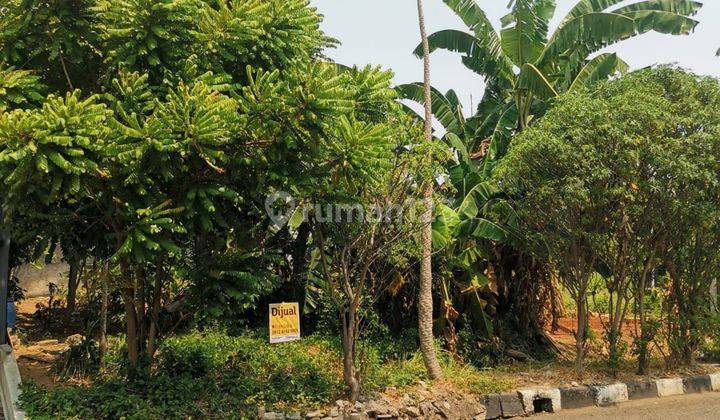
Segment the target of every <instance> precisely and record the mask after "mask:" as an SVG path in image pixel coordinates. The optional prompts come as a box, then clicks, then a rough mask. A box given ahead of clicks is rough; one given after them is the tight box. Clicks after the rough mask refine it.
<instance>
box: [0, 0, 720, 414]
mask: <svg viewBox="0 0 720 420" xmlns="http://www.w3.org/2000/svg"><path fill="white" fill-rule="evenodd" d="M444 2H445V4H446V5H447V6H448V7H449V8H450V9H452V10H453V11H454V12H455V13H456V14H457V15H458V17H459V18H460V19H461V20H462V21H463V22H464V23H465V24H466V25H467V26H468V28H469V30H468V31H466V32H463V31H456V30H446V31H440V32H437V33H435V34H429V35H428V36H427V39H426V41H427V42H426V45H425V48H423V46H422V45H421V46H420V47H418V49H417V50H416V51H415V53H416V54H417V55H418V56H419V57H423V58H424V59H425V69H426V72H427V73H428V75H429V74H431V73H430V72H431V70H432V65H431V63H432V62H431V60H430V58H431V57H432V53H433V52H434V51H436V50H438V49H445V50H450V51H453V52H456V53H458V54H459V55H460V56H461V59H462V63H463V64H464V65H465V66H467V67H468V68H469V69H471V70H472V71H474V72H476V73H477V74H479V75H480V76H482V77H483V78H484V80H485V83H486V91H485V92H486V93H485V96H484V97H483V99H482V101H481V102H480V104H479V106H478V108H477V109H476V110H471V111H472V112H470V113H468V112H467V111H466V110H463V109H462V107H461V105H460V101H459V99H458V94H457V93H456V92H454V91H450V92H447V93H445V94H443V93H441V92H438V91H437V90H435V89H432V88H431V86H430V83H429V82H430V81H431V78H430V77H427V78H426V80H425V81H424V82H423V83H416V84H409V85H402V86H394V85H393V83H392V79H393V74H392V72H391V71H390V70H387V69H382V68H379V67H373V66H371V65H368V66H366V67H355V68H348V67H345V66H343V65H342V63H333V62H331V61H330V60H328V59H327V58H326V57H325V56H324V55H323V51H325V50H326V49H327V48H332V47H334V46H336V45H337V44H338V43H339V42H338V41H337V40H335V39H333V38H331V37H330V36H329V35H328V34H325V33H323V32H322V30H321V29H320V24H321V22H322V19H323V17H322V16H321V15H319V14H318V13H317V11H316V10H315V9H314V8H312V7H311V6H310V5H309V2H308V1H307V0H207V1H202V0H163V1H150V0H127V1H117V0H77V1H72V2H69V1H60V0H50V1H44V2H40V3H37V2H36V3H33V2H29V1H24V0H11V1H10V2H9V4H8V5H7V6H6V7H4V8H3V9H2V14H1V15H0V63H1V64H0V177H1V178H2V180H3V188H4V190H3V191H4V193H3V195H2V206H3V210H4V213H3V214H4V217H5V219H4V220H3V228H4V229H6V230H7V231H8V232H9V233H10V235H11V238H12V249H11V269H12V272H13V273H15V272H16V270H17V268H18V267H19V266H21V265H22V264H28V263H41V262H43V261H45V262H49V261H51V260H52V259H53V258H58V255H61V257H60V258H62V259H63V260H64V261H65V262H67V263H68V264H69V266H70V270H69V273H68V286H67V289H64V290H58V289H57V288H55V287H54V286H53V287H51V290H50V291H49V292H50V293H49V294H50V298H49V299H48V300H47V301H46V302H43V303H42V304H40V305H39V306H38V308H37V310H35V311H34V312H32V313H25V314H24V315H23V316H24V317H25V318H24V320H23V323H22V324H21V327H20V330H19V332H18V335H19V338H20V341H22V343H21V344H22V345H32V344H33V343H37V342H39V341H41V339H42V338H47V337H51V338H59V339H64V338H65V337H67V336H69V335H71V334H79V335H78V336H74V337H73V339H72V340H70V339H68V342H67V346H66V348H65V349H64V351H63V352H61V354H59V355H57V357H55V356H54V360H55V361H54V364H53V369H52V375H53V378H54V379H57V380H58V382H57V383H53V384H52V386H45V385H41V384H38V383H33V382H32V381H29V382H26V383H25V385H24V389H23V394H22V406H23V408H24V409H25V410H26V411H27V413H28V414H29V416H30V417H32V418H58V417H60V418H143V419H145V418H180V417H182V418H188V417H198V418H223V417H241V418H242V417H252V416H254V415H256V413H257V409H258V407H267V408H272V409H276V410H280V411H284V412H295V411H304V410H312V409H315V408H319V407H323V406H326V405H328V404H331V403H332V402H333V401H334V400H337V399H339V398H348V399H350V400H353V401H354V400H357V399H359V398H362V397H363V396H367V395H369V394H371V393H373V392H376V391H377V392H382V391H384V390H387V389H388V388H390V389H393V388H394V389H396V390H411V389H412V388H413V387H417V386H419V384H424V383H430V384H434V385H436V386H442V387H448V388H452V389H454V390H458V391H459V392H464V393H471V394H484V393H489V392H500V391H505V390H509V389H512V388H513V387H515V386H519V385H523V384H527V381H529V380H533V381H535V380H536V379H535V378H536V376H537V375H540V376H543V377H546V378H551V379H553V380H554V379H556V378H557V380H562V381H575V380H578V381H581V380H583V379H585V378H592V379H593V380H598V378H601V377H614V376H617V377H622V376H626V375H631V374H632V373H631V372H637V374H639V375H647V374H652V373H654V372H658V371H661V370H667V369H698V365H697V363H698V361H699V360H705V359H712V358H716V357H718V356H720V318H719V316H718V310H717V305H718V301H717V281H716V280H717V278H718V276H719V275H720V273H719V272H718V267H720V264H718V262H719V261H720V258H719V257H720V254H719V252H720V224H719V221H720V217H719V216H720V193H719V192H718V191H720V188H719V187H720V166H718V162H720V82H719V81H718V80H717V79H714V78H709V77H701V76H698V75H695V74H692V73H691V72H688V71H686V70H683V69H680V68H677V67H672V66H657V67H654V68H650V69H644V70H640V71H636V72H632V73H628V70H629V69H628V65H627V64H626V63H625V62H624V61H623V60H622V59H621V58H620V57H619V56H618V55H616V54H611V53H603V50H604V48H606V47H608V46H611V45H613V44H616V43H619V42H621V41H624V40H626V39H628V38H631V37H634V36H642V35H643V34H645V33H648V32H651V31H654V32H659V33H663V34H670V35H678V36H681V35H682V36H685V35H689V34H691V33H692V31H693V29H694V28H695V27H696V26H697V25H698V24H699V22H697V21H696V20H694V16H695V15H696V14H697V12H698V11H699V10H700V8H701V7H702V5H701V4H700V3H698V2H694V1H688V0H668V1H642V2H641V1H637V2H629V4H625V5H624V6H617V4H618V3H619V2H618V1H613V0H608V1H596V0H592V1H591V0H581V1H579V2H578V3H577V5H576V6H575V7H574V8H573V9H572V11H571V12H570V13H569V14H568V16H567V17H565V18H564V19H563V20H562V21H561V23H560V24H559V26H558V27H556V28H553V30H552V31H551V30H550V28H549V22H550V21H551V20H552V18H553V15H554V11H555V2H554V1H553V0H516V1H513V2H511V3H510V5H509V14H508V15H507V16H506V17H505V18H503V20H502V22H501V27H502V30H501V31H499V32H498V31H496V30H495V29H494V28H493V25H492V24H491V23H490V22H489V21H488V19H487V17H486V15H485V13H484V12H483V10H482V9H481V8H480V6H478V4H477V3H476V2H474V1H472V0H444ZM418 6H419V11H421V13H420V20H421V22H422V21H423V14H422V2H418ZM421 27H422V28H423V32H424V24H422V23H421ZM330 35H331V34H330ZM428 98H429V100H428ZM407 100H410V101H415V102H418V103H420V104H423V105H425V106H426V114H425V115H423V116H420V115H416V114H414V113H413V112H412V111H410V110H409V109H408V108H406V107H405V106H404V104H403V101H407ZM431 117H434V118H435V119H436V120H437V121H438V122H439V123H440V124H441V125H442V126H443V128H444V130H443V136H442V138H438V137H437V136H436V134H437V133H433V132H432V131H431V128H432V126H431ZM378 209H384V210H386V211H387V210H388V209H392V210H393V211H394V213H392V212H391V213H383V214H380V217H376V218H374V219H371V218H370V217H369V216H370V215H372V214H373V212H375V211H377V210H378ZM430 209H432V210H433V211H432V212H430V211H429V210H430ZM361 216H368V217H367V218H366V217H361ZM13 295H14V296H13V297H14V299H15V300H21V299H23V295H22V290H19V289H17V288H14V289H13ZM277 302H298V304H299V307H300V311H301V321H302V322H301V326H302V328H301V329H302V333H303V338H302V340H301V341H299V342H294V343H283V344H274V345H270V344H268V330H267V328H268V325H267V319H268V309H267V308H268V304H270V303H277ZM567 337H569V338H570V339H569V340H567V339H566V338H567ZM435 355H436V356H435ZM434 357H437V359H438V363H437V365H436V364H435V363H434V361H433V358H434ZM438 368H439V369H438ZM548 372H549V373H548ZM524 375H526V376H529V377H528V378H526V377H525V376H524Z"/></svg>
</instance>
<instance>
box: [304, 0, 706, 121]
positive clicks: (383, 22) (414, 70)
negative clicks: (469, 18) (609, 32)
mask: <svg viewBox="0 0 720 420" xmlns="http://www.w3.org/2000/svg"><path fill="white" fill-rule="evenodd" d="M701 1H702V2H703V3H704V4H705V5H704V7H703V8H702V9H701V11H700V13H699V14H698V15H697V16H696V17H695V19H697V20H698V21H700V25H699V26H698V27H697V28H696V30H695V32H694V33H692V34H691V35H689V36H672V35H662V34H658V33H654V32H653V33H649V34H645V35H642V36H639V37H635V38H632V39H630V40H626V41H623V42H621V43H619V44H616V45H614V46H611V47H608V48H607V49H606V50H604V51H603V52H617V53H618V54H619V56H620V57H621V58H622V59H624V60H625V61H627V62H628V63H629V64H630V66H631V69H638V68H643V67H647V66H650V65H653V64H664V63H676V64H678V65H680V66H681V67H684V68H687V69H691V70H693V71H695V72H696V73H699V74H703V75H712V76H717V77H720V58H719V57H716V56H715V52H716V51H717V50H718V48H720V0H704V1H703V0H701ZM311 2H312V5H313V6H315V7H317V9H318V12H319V13H321V14H323V15H324V16H325V21H324V22H323V25H322V28H323V30H324V31H325V32H326V34H327V35H329V36H331V37H333V38H336V39H338V40H339V41H340V42H341V43H342V45H340V46H339V47H337V48H336V49H331V50H328V51H326V55H327V56H329V57H330V58H332V59H333V60H335V61H336V62H338V63H342V64H346V65H359V66H365V65H367V64H377V65H381V66H383V67H385V68H388V69H391V70H393V71H394V72H395V83H397V84H401V83H410V82H417V81H422V77H423V72H422V60H419V59H417V58H416V57H415V56H414V55H413V54H412V51H413V50H414V49H415V47H416V46H417V45H418V43H419V41H420V32H419V28H418V23H417V9H416V7H417V5H416V1H415V0H311ZM424 2H425V3H424V4H425V15H426V16H425V20H426V25H427V28H428V33H429V34H431V33H433V32H435V31H438V30H441V29H461V30H467V28H466V27H465V25H464V24H463V23H462V21H461V20H460V18H458V17H457V16H455V14H454V13H453V12H452V11H451V10H450V9H449V8H448V7H447V6H446V5H445V4H444V3H443V2H442V0H424ZM476 2H477V3H478V4H479V5H480V6H481V7H482V8H483V10H485V12H486V13H487V15H488V17H489V18H490V21H491V22H492V23H493V24H494V25H495V26H496V29H499V28H498V25H499V20H500V18H501V17H502V16H504V15H505V14H506V13H507V9H506V6H507V3H509V0H476ZM633 2H637V0H634V1H631V0H628V1H625V2H623V3H621V4H620V5H618V6H622V5H624V4H627V3H633ZM576 3H577V0H557V6H558V7H557V11H556V14H555V18H554V19H553V21H552V23H551V25H550V30H551V31H553V30H554V28H556V27H557V25H558V23H559V22H560V20H562V18H563V17H564V16H565V15H566V14H567V12H569V11H570V9H571V8H572V7H573V6H574V5H575V4H576ZM459 57H460V56H459V55H458V54H455V53H450V52H446V51H437V52H435V53H433V55H432V56H431V68H432V75H431V78H432V84H433V86H435V87H436V88H438V89H439V90H441V91H443V92H445V91H447V90H449V89H455V90H456V92H457V93H458V96H459V97H460V100H461V101H462V102H463V104H464V107H465V112H466V113H468V110H469V109H471V108H470V104H471V103H472V104H477V102H478V101H479V100H480V98H481V97H482V93H483V90H484V84H483V80H482V78H481V77H479V76H478V75H476V74H475V73H473V72H471V71H470V70H468V69H466V68H465V67H464V66H463V65H462V63H461V62H460V58H459Z"/></svg>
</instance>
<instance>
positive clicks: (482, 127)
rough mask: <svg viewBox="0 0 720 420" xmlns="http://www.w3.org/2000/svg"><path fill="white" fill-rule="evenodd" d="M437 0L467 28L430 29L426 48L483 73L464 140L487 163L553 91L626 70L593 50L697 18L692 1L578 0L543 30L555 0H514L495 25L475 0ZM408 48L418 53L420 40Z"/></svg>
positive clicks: (685, 25)
mask: <svg viewBox="0 0 720 420" xmlns="http://www.w3.org/2000/svg"><path fill="white" fill-rule="evenodd" d="M444 2H445V4H446V5H447V6H448V7H450V8H451V9H452V10H453V11H454V12H455V13H456V14H457V15H458V16H459V17H460V18H461V19H462V20H463V22H465V24H466V25H468V27H469V28H470V31H471V33H467V32H462V31H458V30H443V31H439V32H436V33H434V34H432V35H430V36H429V44H430V50H431V51H435V50H438V49H446V50H450V51H455V52H458V53H460V54H462V56H463V57H462V62H463V64H464V65H465V66H466V67H468V68H469V69H470V70H472V71H473V72H475V73H477V74H479V75H481V76H483V77H484V78H485V80H486V84H487V89H486V93H485V96H484V97H483V99H482V101H481V102H480V104H479V105H478V109H477V113H476V114H475V115H474V117H473V118H472V120H473V123H474V127H475V132H474V136H472V137H471V138H469V139H468V140H469V141H471V143H469V149H470V151H471V153H472V152H475V151H477V150H478V149H479V148H480V147H481V145H482V143H483V142H486V143H488V147H489V149H488V155H487V158H486V159H485V160H484V163H485V166H486V167H487V169H488V170H489V169H491V168H492V166H493V165H494V162H496V161H497V160H498V159H500V158H502V156H503V155H504V154H505V151H506V150H507V146H508V144H509V142H510V139H511V137H512V135H513V134H514V133H515V132H517V131H522V130H524V129H525V128H527V126H528V125H529V124H530V122H531V121H532V120H533V119H534V118H537V117H540V116H541V115H542V114H543V112H544V111H545V110H546V109H547V107H548V104H549V103H550V102H551V100H552V99H553V98H555V97H556V96H557V95H558V93H561V92H566V91H572V90H575V89H578V88H580V87H582V86H587V85H589V84H592V83H594V82H596V81H599V80H605V79H607V78H608V77H610V76H613V75H615V74H617V73H624V72H625V71H626V70H627V64H626V63H625V62H624V61H622V60H621V59H620V58H619V57H618V56H617V55H616V54H609V53H606V54H600V55H597V56H595V57H593V58H590V57H591V55H592V54H594V53H596V52H598V51H600V50H601V49H603V48H605V47H607V46H609V45H612V44H615V43H617V42H620V41H623V40H625V39H627V38H630V37H633V36H637V35H641V34H644V33H647V32H650V31H657V32H660V33H666V34H674V35H680V34H688V33H690V32H691V31H692V30H693V29H694V28H695V26H697V24H698V22H697V21H695V20H693V19H691V18H690V16H693V15H695V14H696V13H697V12H698V11H699V9H700V8H701V7H702V4H701V3H698V2H696V1H689V0H671V1H649V2H647V1H641V2H634V3H633V4H630V5H626V6H621V7H617V8H615V9H611V8H612V7H613V6H614V5H616V4H618V3H620V1H618V0H602V1H594V0H581V1H579V2H578V3H577V4H576V5H575V7H573V9H572V10H571V11H570V12H569V13H568V15H567V16H566V17H565V18H564V19H563V20H562V21H561V23H560V24H559V26H558V27H557V28H556V29H555V31H554V33H553V34H549V33H548V29H549V28H548V23H549V21H550V20H551V19H552V17H553V15H554V12H555V1H554V0H514V1H513V2H511V3H510V5H511V10H510V13H509V14H508V15H506V16H505V17H504V18H503V20H502V27H503V29H502V30H501V31H500V33H497V32H496V31H495V29H493V26H492V24H491V23H490V22H489V21H488V19H487V16H486V15H485V12H484V11H483V10H482V9H481V8H480V6H478V5H477V3H476V2H475V1H474V0H444ZM608 9H610V10H609V11H608ZM415 54H416V55H417V56H418V57H422V47H421V46H418V48H417V49H416V50H415ZM516 69H519V71H518V70H516Z"/></svg>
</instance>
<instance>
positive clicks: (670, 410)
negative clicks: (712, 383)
mask: <svg viewBox="0 0 720 420" xmlns="http://www.w3.org/2000/svg"><path fill="white" fill-rule="evenodd" d="M533 418H541V419H543V420H564V419H568V420H571V419H572V420H583V419H622V420H655V419H658V420H703V419H720V393H704V394H691V395H680V396H677V397H665V398H652V399H647V400H638V401H629V402H626V403H622V404H619V405H617V406H614V407H592V408H583V409H580V410H567V411H561V412H559V413H557V414H542V415H538V416H533Z"/></svg>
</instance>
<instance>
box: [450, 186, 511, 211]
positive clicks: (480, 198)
mask: <svg viewBox="0 0 720 420" xmlns="http://www.w3.org/2000/svg"><path fill="white" fill-rule="evenodd" d="M501 192H502V190H501V189H500V187H499V186H498V185H497V183H496V182H494V181H485V182H481V183H480V184H478V185H476V186H475V187H474V188H473V189H472V190H470V192H469V193H468V194H467V196H466V197H465V198H464V199H463V201H462V203H461V204H460V207H459V208H458V215H459V216H460V218H461V219H462V220H467V219H472V218H474V217H477V215H478V213H479V212H480V209H481V208H483V207H484V206H485V205H486V204H487V203H488V202H489V201H490V200H491V199H492V198H494V197H495V196H497V195H498V194H499V193H501Z"/></svg>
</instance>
